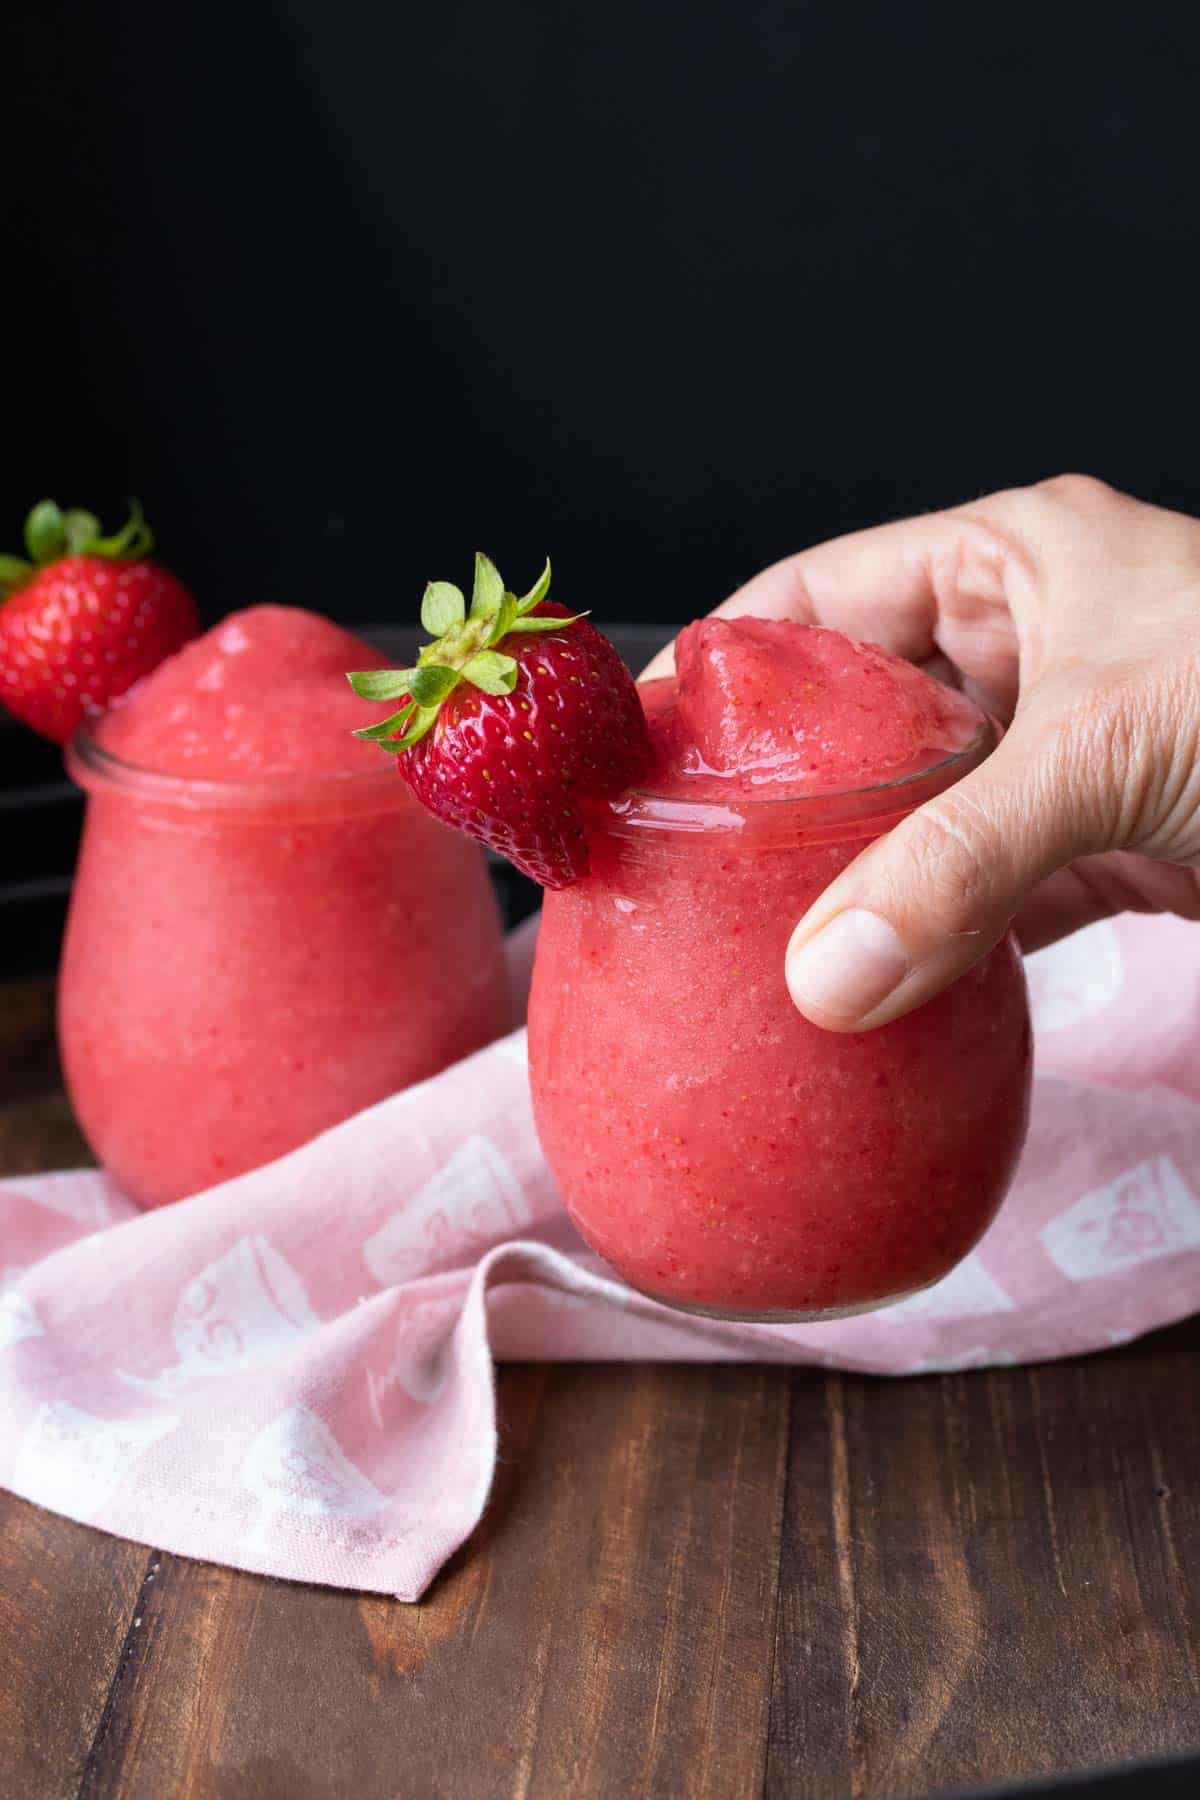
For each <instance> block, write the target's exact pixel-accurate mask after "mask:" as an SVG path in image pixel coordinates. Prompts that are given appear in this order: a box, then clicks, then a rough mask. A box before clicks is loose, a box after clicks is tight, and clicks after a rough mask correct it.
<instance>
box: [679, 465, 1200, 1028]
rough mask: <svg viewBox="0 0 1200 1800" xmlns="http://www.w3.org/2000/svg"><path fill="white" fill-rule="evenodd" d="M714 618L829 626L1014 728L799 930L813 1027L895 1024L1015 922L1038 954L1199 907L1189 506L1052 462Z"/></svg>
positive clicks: (824, 547)
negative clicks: (922, 669)
mask: <svg viewBox="0 0 1200 1800" xmlns="http://www.w3.org/2000/svg"><path fill="white" fill-rule="evenodd" d="M717 611H718V613H722V614H725V615H726V616H729V615H734V614H737V613H751V614H755V615H758V616H759V617H762V618H787V619H802V620H805V621H807V622H809V623H812V624H818V625H831V626H834V627H836V628H837V629H838V630H839V631H844V632H846V633H847V634H848V635H849V636H851V637H856V638H863V639H866V640H868V641H871V642H874V643H878V644H882V645H883V646H884V647H885V648H886V649H888V650H892V651H894V652H896V653H897V654H899V655H901V656H906V657H908V658H910V659H911V660H913V661H915V662H922V663H926V664H927V665H928V666H930V667H931V668H933V669H934V670H935V672H938V673H941V674H944V675H948V676H949V678H951V679H953V680H955V681H956V682H957V683H958V684H959V685H961V686H962V688H963V689H964V690H965V691H966V692H967V693H968V694H970V695H971V696H972V697H973V698H974V699H976V700H977V701H978V702H979V703H980V704H981V705H982V706H984V707H985V708H986V709H987V710H988V711H989V712H991V713H993V714H994V715H996V716H997V717H1000V718H1002V719H1004V720H1006V721H1011V724H1010V726H1009V730H1008V732H1007V735H1006V736H1005V737H1004V739H1003V741H1002V743H1001V744H1000V746H999V748H998V749H997V750H996V751H995V752H994V753H993V754H992V755H991V756H990V757H989V758H988V759H987V761H986V762H984V763H983V764H981V765H980V767H979V768H978V769H976V770H974V771H973V772H972V773H971V774H970V775H968V776H966V777H965V779H964V780H962V781H961V782H959V783H958V784H957V786H955V787H953V788H951V789H949V790H948V791H947V792H946V793H943V794H940V795H938V796H937V798H936V799H934V800H931V801H929V802H928V803H927V804H926V805H925V806H922V807H920V808H919V809H918V810H917V811H916V812H914V813H912V814H911V815H910V817H909V818H907V819H906V820H904V821H903V822H902V823H901V824H900V825H898V826H896V828H895V829H894V830H893V831H891V832H890V833H889V834H888V835H887V836H886V837H884V838H881V839H879V840H878V842H876V843H874V844H872V845H870V846H869V848H868V849H866V850H864V851H863V853H862V854H861V855H860V856H859V857H857V858H856V860H855V861H854V862H853V863H851V864H850V866H849V868H847V869H846V870H845V872H844V873H843V874H842V875H840V876H839V877H838V879H837V880H836V881H835V882H833V883H832V885H831V886H830V887H828V888H827V889H826V890H825V892H824V893H823V894H822V895H821V897H820V899H819V900H818V901H817V902H816V903H815V905H813V906H812V907H810V909H809V911H808V912H807V913H806V914H805V916H804V917H803V918H802V919H801V920H800V922H799V924H798V925H797V926H796V929H795V931H794V932H793V933H792V937H791V941H790V943H789V945H788V951H787V965H786V970H787V981H788V986H789V989H790V990H791V994H792V998H793V1000H794V1001H795V1004H796V1005H797V1006H798V1007H799V1009H800V1011H801V1012H803V1013H804V1014H805V1015H806V1016H807V1017H808V1018H810V1019H811V1020H813V1022H814V1023H815V1024H818V1025H823V1026H826V1027H827V1028H828V1029H830V1030H833V1031H864V1030H870V1029H871V1028H872V1027H874V1026H876V1025H883V1024H886V1023H887V1022H888V1021H889V1020H891V1019H896V1018H899V1017H900V1016H901V1015H902V1014H903V1013H906V1012H910V1011H911V1010H912V1009H913V1007H916V1006H920V1005H921V1004H922V1002H923V1001H926V1000H929V999H931V998H932V996H933V995H934V994H937V993H939V992H940V991H941V989H942V988H944V987H947V986H948V985H949V983H950V982H952V981H954V980H956V979H957V977H958V976H960V975H962V974H963V973H964V972H965V971H966V970H967V969H968V968H970V966H971V965H972V963H975V962H977V961H978V960H979V959H980V958H981V957H982V956H984V955H985V954H986V953H987V952H988V951H989V950H990V949H991V948H992V946H993V945H994V944H995V943H996V942H997V940H998V939H999V938H1000V937H1001V936H1002V935H1003V933H1004V931H1005V930H1006V928H1007V927H1008V925H1009V924H1010V923H1013V924H1015V926H1016V929H1017V932H1018V935H1019V937H1020V940H1021V943H1022V946H1023V947H1024V948H1025V949H1026V950H1032V949H1036V948H1038V947H1039V946H1040V945H1042V944H1047V943H1050V942H1052V941H1053V940H1054V939H1055V938H1058V937H1061V936H1063V935H1064V934H1065V933H1067V932H1069V931H1074V930H1075V929H1076V928H1077V927H1079V926H1081V925H1085V924H1088V923H1089V922H1091V921H1092V920H1094V919H1098V918H1102V917H1104V916H1106V915H1108V914H1112V913H1118V912H1122V911H1126V910H1132V911H1136V912H1173V913H1178V914H1180V915H1181V916H1183V917H1184V918H1189V919H1196V918H1200V877H1198V875H1197V865H1200V521H1197V520H1195V519H1190V518H1186V517H1184V516H1183V515H1182V514H1179V513H1170V512H1163V511H1161V510H1160V509H1159V508H1157V507H1153V506H1144V505H1142V504H1141V503H1140V502H1139V501H1136V500H1131V499H1129V498H1128V497H1127V496H1126V495H1123V494H1118V493H1116V492H1114V491H1113V489H1111V488H1109V487H1106V486H1105V485H1104V484H1103V483H1102V482H1098V481H1092V480H1090V479H1089V478H1087V477H1085V476H1074V475H1072V476H1063V477H1060V478H1059V479H1058V480H1055V481H1048V482H1043V483H1042V484H1041V485H1039V486H1037V487H1031V488H1019V489H1014V490H1012V491H1010V492H1006V493H1001V494H993V495H991V496H990V497H989V498H988V499H986V500H981V501H979V502H978V503H977V504H972V505H968V506H961V507H955V508H953V509H952V510H951V511H949V512H943V513H934V514H932V515H930V516H928V517H925V518H917V519H905V520H903V521H901V522H900V523H899V524H895V525H884V526H881V527H880V528H878V529H877V530H874V531H863V532H856V533H854V534H853V535H852V536H850V537H844V538H838V539H836V540H834V541H833V542H831V543H827V544H821V545H819V546H818V547H817V548H816V549H813V550H806V551H802V552H801V553H800V554H799V555H798V556H792V557H789V558H787V560H786V561H784V562H781V563H776V564H775V565H774V567H772V568H769V569H766V570H764V571H763V573H762V574H761V575H758V576H756V577H755V578H754V580H752V581H751V582H749V583H748V584H747V585H746V586H745V587H743V588H741V589H739V591H738V592H737V593H736V594H734V595H733V596H732V597H731V598H730V599H729V600H726V601H725V603H724V604H723V605H722V606H719V607H718V608H717ZM669 669H670V652H669V651H666V652H664V653H663V655H662V656H661V657H659V658H656V659H655V662H654V663H653V664H651V666H650V668H649V669H648V670H647V671H646V673H647V675H651V674H663V673H667V672H669Z"/></svg>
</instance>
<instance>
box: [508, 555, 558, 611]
mask: <svg viewBox="0 0 1200 1800" xmlns="http://www.w3.org/2000/svg"><path fill="white" fill-rule="evenodd" d="M549 592H550V558H549V557H547V558H546V566H545V568H544V569H543V570H542V572H541V574H540V575H539V576H538V578H537V580H536V581H535V582H534V584H533V586H532V587H531V588H530V590H529V592H528V593H527V594H526V595H525V596H524V597H523V599H520V600H518V601H517V611H518V613H520V614H521V616H522V617H524V615H525V614H526V613H527V612H532V611H533V609H534V607H535V606H539V605H540V604H541V602H542V601H543V600H544V599H545V598H546V595H547V594H548V593H549ZM564 622H565V621H564Z"/></svg>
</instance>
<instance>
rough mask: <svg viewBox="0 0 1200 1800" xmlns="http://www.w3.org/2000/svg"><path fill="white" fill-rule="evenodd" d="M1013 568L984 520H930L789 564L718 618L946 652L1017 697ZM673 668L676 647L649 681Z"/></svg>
mask: <svg viewBox="0 0 1200 1800" xmlns="http://www.w3.org/2000/svg"><path fill="white" fill-rule="evenodd" d="M1003 560H1004V558H1003V541H1002V539H1001V538H1000V537H999V534H998V533H996V532H995V531H993V530H991V529H990V528H989V526H988V524H987V521H986V518H985V517H981V516H980V514H979V513H968V512H966V511H964V510H955V511H952V512H941V513H929V514H927V515H925V516H924V517H920V518H915V519H901V520H899V521H897V522H896V523H895V524H891V525H878V526H875V527H874V528H872V529H871V530H869V531H855V532H851V533H850V534H849V535H848V536H846V537H840V538H831V539H830V540H829V541H828V542H827V543H824V544H817V545H816V546H814V548H812V549H811V550H801V551H799V552H798V553H797V554H796V555H795V556H788V557H785V558H784V559H783V561H782V562H777V563H774V564H772V566H771V567H770V568H767V569H764V570H763V571H762V573H761V574H759V575H755V576H754V578H753V579H752V580H751V581H748V582H747V583H746V584H745V586H744V587H740V588H739V589H738V590H737V592H736V593H734V594H731V595H730V596H729V598H728V600H724V601H722V603H721V605H720V606H718V607H716V608H715V614H716V616H717V617H723V618H736V617H737V616H738V615H739V614H743V613H749V614H751V615H753V616H754V617H756V618H761V619H796V620H798V621H799V622H800V623H802V624H806V625H827V626H831V627H832V628H833V629H834V630H836V631H844V632H845V633H846V634H847V636H848V637H853V638H858V639H860V640H862V641H865V642H867V643H873V644H879V645H881V646H882V648H883V649H885V650H890V651H892V652H893V654H894V655H897V656H903V657H906V658H907V659H908V660H909V661H910V662H923V661H925V660H926V659H927V658H928V657H930V656H932V655H933V654H934V653H935V652H941V653H942V654H943V655H945V656H947V657H949V659H950V660H951V662H953V663H954V664H955V665H956V667H958V668H959V669H961V670H962V672H963V674H964V675H965V676H967V677H968V679H969V680H971V681H974V682H976V683H978V684H979V685H980V687H982V688H984V689H986V690H988V691H989V692H995V691H996V690H997V689H1000V690H1002V691H1006V692H1008V691H1011V692H1012V693H1013V694H1015V686H1016V673H1017V647H1016V635H1015V631H1014V629H1013V625H1012V620H1011V617H1010V615H1009V612H1008V601H1007V596H1006V594H1005V591H1004V579H1003V576H1004V570H1003ZM673 669H674V650H673V647H672V646H670V645H668V646H667V648H666V649H665V650H661V651H660V652H659V653H658V655H657V656H656V657H655V658H654V660H653V661H652V662H651V663H650V664H649V665H648V666H647V667H646V669H645V670H644V671H643V679H650V678H652V677H655V676H659V675H669V674H671V672H672V670H673Z"/></svg>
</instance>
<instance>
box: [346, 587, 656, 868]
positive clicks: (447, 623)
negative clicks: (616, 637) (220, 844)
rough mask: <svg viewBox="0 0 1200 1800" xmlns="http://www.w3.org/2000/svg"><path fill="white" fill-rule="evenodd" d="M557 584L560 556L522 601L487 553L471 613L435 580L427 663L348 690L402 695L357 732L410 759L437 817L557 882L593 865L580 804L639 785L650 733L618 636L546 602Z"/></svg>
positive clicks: (408, 775)
mask: <svg viewBox="0 0 1200 1800" xmlns="http://www.w3.org/2000/svg"><path fill="white" fill-rule="evenodd" d="M549 590H550V565H549V563H547V564H546V567H545V569H544V570H543V572H542V575H541V578H540V579H539V580H538V581H537V582H536V583H535V585H534V586H533V587H532V588H531V589H530V590H529V592H528V593H527V594H526V595H525V596H524V598H523V599H521V600H518V599H517V598H516V596H515V595H514V594H510V593H507V592H506V591H505V588H504V583H503V582H502V581H501V579H500V576H499V573H498V572H497V570H496V568H495V565H494V564H493V563H491V562H490V561H489V560H488V558H487V557H486V556H483V555H478V556H476V558H475V587H474V592H473V594H472V598H471V610H470V614H469V616H468V613H467V604H466V600H465V598H464V596H463V594H462V592H461V591H460V590H459V589H458V588H456V587H453V586H451V584H450V583H449V582H448V581H431V582H430V583H429V586H428V587H427V588H426V590H425V599H424V603H423V604H422V607H421V623H422V624H423V625H424V627H425V629H426V631H428V632H430V633H431V634H432V635H433V637H434V638H435V640H436V641H435V642H434V643H432V644H427V645H426V646H425V648H424V649H423V650H422V651H421V653H420V656H419V657H418V659H417V666H416V668H414V669H390V670H389V669H383V670H369V671H366V672H365V673H363V674H360V675H351V676H350V684H351V686H352V687H353V688H354V691H355V693H356V694H359V695H361V696H362V698H363V699H364V700H394V699H398V698H400V697H401V696H404V697H405V699H406V702H407V704H406V705H404V706H403V707H402V708H401V709H400V711H399V712H398V713H394V714H393V715H392V717H391V718H390V719H384V720H383V722H382V723H381V724H379V725H369V726H367V727H365V728H364V729H363V730H362V731H360V732H359V733H358V734H357V735H358V736H359V737H365V738H374V739H376V740H377V741H378V742H380V744H381V745H382V748H383V749H385V750H390V751H393V752H395V753H396V754H398V755H399V758H400V764H399V766H400V773H401V774H402V775H403V777H404V779H405V780H406V781H407V783H408V785H409V787H410V788H411V789H412V791H413V793H414V794H415V795H416V796H417V798H418V800H420V801H422V802H423V804H424V805H425V806H427V807H428V808H429V810H430V812H432V813H435V814H436V815H437V817H438V818H439V819H444V820H445V821H446V823H447V824H449V825H456V826H457V827H458V828H459V830H461V831H466V832H469V833H470V835H471V836H472V837H475V838H478V839H479V840H480V842H481V843H484V844H488V845H490V847H491V848H492V849H493V850H499V851H501V852H502V853H503V854H504V855H505V856H507V857H508V858H509V859H510V861H512V862H514V863H516V865H517V867H518V868H519V869H523V870H524V872H525V873H526V874H527V875H532V877H533V879H534V880H535V881H540V882H541V884H542V886H543V887H551V888H557V887H566V886H568V884H569V883H570V882H572V881H577V880H578V879H579V877H580V876H581V875H586V874H587V871H588V844H587V833H586V830H585V826H584V815H583V810H582V807H581V805H580V802H581V800H582V799H584V798H585V797H590V796H594V797H597V798H598V797H602V796H604V795H606V794H615V793H619V792H620V791H621V789H622V788H627V787H629V786H630V785H631V783H633V782H635V781H637V780H639V779H640V778H641V776H642V775H643V774H644V773H645V771H646V768H647V766H648V763H649V760H650V740H649V736H648V734H647V731H646V720H645V715H644V714H643V712H642V703H641V701H640V699H639V698H638V691H637V688H636V687H635V685H634V682H633V677H632V676H631V675H630V673H629V671H628V670H627V669H626V667H625V665H624V663H623V662H622V661H621V659H620V657H619V656H618V655H617V653H616V651H615V650H614V649H613V647H612V645H611V644H610V643H609V641H608V639H607V638H605V637H601V635H600V633H599V632H598V631H596V630H595V629H594V627H593V626H591V625H589V624H588V623H587V621H586V619H585V618H584V617H583V615H582V614H581V613H576V614H574V615H571V614H569V613H568V612H567V609H566V607H564V606H559V605H557V604H555V603H554V602H553V601H549V600H547V598H546V595H547V594H548V592H549ZM401 732H402V733H403V735H402V736H401V735H400V733H401Z"/></svg>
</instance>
